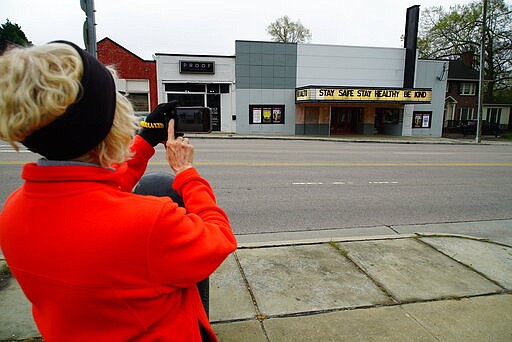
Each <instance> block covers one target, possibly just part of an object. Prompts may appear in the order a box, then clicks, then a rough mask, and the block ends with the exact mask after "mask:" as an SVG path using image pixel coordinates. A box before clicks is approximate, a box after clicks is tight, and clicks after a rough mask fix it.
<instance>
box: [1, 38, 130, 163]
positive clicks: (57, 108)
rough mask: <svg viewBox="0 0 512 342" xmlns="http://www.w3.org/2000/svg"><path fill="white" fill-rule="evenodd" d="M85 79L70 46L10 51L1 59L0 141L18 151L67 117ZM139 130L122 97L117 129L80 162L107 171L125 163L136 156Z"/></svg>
mask: <svg viewBox="0 0 512 342" xmlns="http://www.w3.org/2000/svg"><path fill="white" fill-rule="evenodd" d="M109 70H110V71H111V72H112V73H113V74H114V75H115V72H114V70H113V69H111V68H109ZM82 75H83V63H82V60H81V58H80V55H79V54H78V52H77V51H75V49H74V48H73V47H71V46H69V45H67V44H59V43H52V44H46V45H41V46H35V47H29V48H16V49H12V50H9V51H8V52H6V53H5V54H4V55H3V56H1V57H0V138H1V139H3V140H5V141H7V142H9V143H10V144H11V145H13V146H14V147H15V148H16V149H17V148H18V146H17V144H16V143H17V142H22V141H23V140H24V139H25V138H26V137H27V136H29V135H30V134H31V133H33V132H34V131H36V130H38V129H39V128H41V127H43V126H45V125H48V124H49V123H51V122H52V121H54V120H55V119H56V118H58V117H59V116H60V115H62V114H64V113H65V111H66V109H67V107H68V106H69V105H71V104H72V103H74V102H75V101H76V100H77V97H78V96H79V92H80V89H81V84H80V80H81V79H82ZM136 129H137V125H136V121H135V116H134V115H133V108H132V106H131V103H130V102H129V101H128V100H127V99H126V98H125V97H124V96H123V95H121V94H120V93H117V94H116V109H115V114H114V122H113V125H112V129H111V130H110V132H109V133H108V135H107V137H106V138H105V139H104V140H103V141H102V142H101V143H99V144H98V146H96V147H95V148H93V149H92V150H91V151H89V152H87V153H86V154H84V155H83V156H81V157H79V158H76V160H81V161H87V162H93V163H98V164H100V165H101V166H103V167H110V166H112V165H113V164H120V163H123V162H124V161H126V160H128V159H130V158H131V157H132V153H131V152H130V140H131V139H132V137H133V135H134V133H135V130H136ZM63 143H64V144H65V143H66V142H63Z"/></svg>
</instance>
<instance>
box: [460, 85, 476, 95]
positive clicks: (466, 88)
mask: <svg viewBox="0 0 512 342" xmlns="http://www.w3.org/2000/svg"><path fill="white" fill-rule="evenodd" d="M475 94H476V83H469V82H462V83H461V84H460V95H475Z"/></svg>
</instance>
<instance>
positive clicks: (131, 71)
mask: <svg viewBox="0 0 512 342" xmlns="http://www.w3.org/2000/svg"><path fill="white" fill-rule="evenodd" d="M97 53H98V59H99V60H100V61H101V62H102V63H103V64H105V65H111V66H113V67H114V68H115V69H116V70H117V73H118V76H119V78H120V79H119V80H118V82H117V89H118V90H119V91H120V92H122V93H124V94H126V96H127V97H128V99H129V100H130V101H131V103H132V105H133V108H134V110H135V113H136V114H143V115H144V114H147V113H148V112H150V111H151V110H153V109H154V108H155V107H156V106H157V104H158V95H157V85H156V62H155V61H153V60H151V61H147V60H144V59H142V58H140V57H139V56H137V55H135V54H134V53H133V52H131V51H129V50H127V49H126V48H124V47H123V46H121V45H119V44H118V43H116V42H115V41H113V40H112V39H110V38H108V37H107V38H103V39H102V40H100V41H99V42H98V43H97Z"/></svg>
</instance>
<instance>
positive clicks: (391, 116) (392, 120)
mask: <svg viewBox="0 0 512 342" xmlns="http://www.w3.org/2000/svg"><path fill="white" fill-rule="evenodd" d="M375 113H376V114H377V116H378V117H379V116H380V120H382V122H381V123H383V124H391V125H396V124H398V123H399V122H402V120H403V113H402V110H400V109H398V108H377V109H375Z"/></svg>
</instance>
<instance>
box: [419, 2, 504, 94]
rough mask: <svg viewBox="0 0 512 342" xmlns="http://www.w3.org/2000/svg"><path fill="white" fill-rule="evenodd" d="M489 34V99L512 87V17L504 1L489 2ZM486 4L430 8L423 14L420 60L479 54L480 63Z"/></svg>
mask: <svg viewBox="0 0 512 342" xmlns="http://www.w3.org/2000/svg"><path fill="white" fill-rule="evenodd" d="M486 19H487V20H486V26H487V30H486V33H485V50H484V51H485V57H484V79H485V81H486V82H485V83H486V84H485V86H484V94H485V98H486V99H492V98H494V97H495V96H496V95H500V94H503V93H504V92H507V90H510V88H511V87H512V16H511V10H510V7H509V6H508V5H507V4H506V3H505V1H504V0H488V4H487V16H486ZM481 26H482V1H474V2H472V3H469V4H465V5H455V6H452V7H450V8H449V9H448V10H445V9H444V8H443V7H441V6H437V7H430V8H427V9H426V10H425V11H423V13H422V14H421V20H420V31H419V34H418V50H419V55H420V58H435V59H439V58H448V59H457V58H458V57H459V56H460V54H461V53H462V52H467V51H473V52H474V53H475V61H476V66H475V67H476V68H477V69H478V68H479V64H480V45H481V40H482V29H481Z"/></svg>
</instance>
